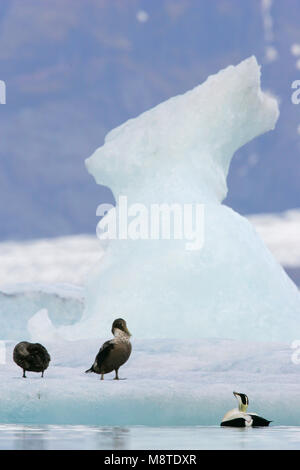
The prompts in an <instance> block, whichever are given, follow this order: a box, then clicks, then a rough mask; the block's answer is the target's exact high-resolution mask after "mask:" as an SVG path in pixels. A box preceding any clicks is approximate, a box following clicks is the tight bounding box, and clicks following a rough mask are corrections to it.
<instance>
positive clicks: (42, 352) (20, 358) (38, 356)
mask: <svg viewBox="0 0 300 470" xmlns="http://www.w3.org/2000/svg"><path fill="white" fill-rule="evenodd" d="M13 360H14V361H15V363H16V364H17V365H18V366H19V367H21V368H22V369H23V377H24V378H26V375H25V372H26V371H29V372H42V377H44V371H45V370H46V369H47V367H48V366H49V362H50V361H51V357H50V355H49V353H48V351H47V349H46V348H45V347H44V346H42V345H41V344H39V343H28V342H27V341H22V342H21V343H18V344H17V345H16V346H15V348H14V352H13Z"/></svg>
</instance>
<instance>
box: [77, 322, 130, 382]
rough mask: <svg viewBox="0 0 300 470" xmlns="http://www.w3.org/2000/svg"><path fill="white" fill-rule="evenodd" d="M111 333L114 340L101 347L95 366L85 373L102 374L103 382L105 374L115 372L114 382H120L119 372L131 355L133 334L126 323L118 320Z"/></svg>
mask: <svg viewBox="0 0 300 470" xmlns="http://www.w3.org/2000/svg"><path fill="white" fill-rule="evenodd" d="M111 331H112V334H113V335H114V338H113V339H111V340H109V341H106V342H105V343H104V344H103V345H102V346H101V348H100V350H99V352H98V354H97V356H96V359H95V362H94V364H93V365H92V367H91V368H90V369H88V370H86V371H85V372H86V373H88V372H95V374H101V380H103V375H104V374H108V373H109V372H112V371H113V370H114V371H115V372H116V376H115V378H114V380H119V376H118V370H119V368H120V367H121V366H122V365H123V364H125V362H126V361H127V360H128V359H129V356H130V354H131V343H130V336H131V334H130V333H129V331H128V329H127V325H126V321H125V320H123V319H122V318H118V319H117V320H115V321H114V322H113V324H112V329H111Z"/></svg>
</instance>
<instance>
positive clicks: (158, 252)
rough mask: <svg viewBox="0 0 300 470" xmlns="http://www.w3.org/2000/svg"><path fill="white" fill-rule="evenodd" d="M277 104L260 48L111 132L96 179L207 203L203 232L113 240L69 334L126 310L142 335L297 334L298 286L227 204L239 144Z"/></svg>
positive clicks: (92, 168)
mask: <svg viewBox="0 0 300 470" xmlns="http://www.w3.org/2000/svg"><path fill="white" fill-rule="evenodd" d="M278 116H279V111H278V106H277V102H276V100H275V99H274V98H273V97H271V96H269V95H268V94H265V93H263V92H262V91H261V87H260V67H259V66H258V64H257V61H256V59H255V57H250V58H248V59H246V60H244V61H243V62H241V63H240V64H238V65H237V66H229V67H227V68H226V69H224V70H221V71H220V72H219V73H217V74H216V75H213V76H210V77H209V78H208V79H207V80H206V81H205V82H204V83H203V84H202V85H199V86H197V87H196V88H194V89H193V90H190V91H188V92H187V93H185V94H183V95H180V96H176V97H173V98H171V99H169V100H167V101H165V102H164V103H161V104H159V105H158V106H156V107H155V108H153V109H151V110H149V111H147V112H145V113H143V114H141V115H140V116H138V117H137V118H135V119H130V120H129V121H127V122H126V123H124V124H123V125H121V126H120V127H118V128H116V129H114V130H112V131H111V132H110V133H109V134H108V135H107V136H106V138H105V142H104V145H103V146H102V147H100V148H98V149H97V150H96V151H95V153H94V154H93V155H92V156H91V157H90V158H88V159H87V160H86V167H87V169H88V171H89V172H90V173H91V174H92V175H93V176H94V178H95V180H96V182H97V183H99V184H104V185H107V186H110V188H111V189H112V190H113V193H114V196H115V198H116V200H118V198H119V197H123V196H126V198H127V202H128V205H132V204H136V203H140V204H142V205H143V206H147V207H149V206H150V205H151V204H169V205H171V204H181V205H184V204H202V205H204V244H203V247H202V249H201V250H193V251H188V250H186V249H185V242H186V240H172V239H170V240H154V239H147V240H145V239H135V240H132V239H118V238H117V239H115V240H110V241H109V243H108V245H107V246H105V250H106V251H105V254H104V256H103V258H102V259H101V264H100V265H99V266H98V267H96V268H94V269H93V271H92V272H91V274H90V276H89V278H88V281H87V284H86V306H85V311H84V314H83V318H82V320H81V322H79V323H78V324H77V325H74V326H72V327H68V326H66V327H62V328H63V329H64V331H65V334H66V335H69V337H72V338H85V337H86V338H87V337H93V336H97V335H99V332H100V331H104V330H106V331H109V329H110V326H111V323H112V320H113V319H114V318H115V317H120V316H121V317H122V316H124V318H126V320H127V322H128V325H129V328H130V329H131V330H132V331H133V333H134V335H135V336H136V337H138V338H199V337H200V338H208V337H210V338H213V337H214V338H231V339H237V340H255V341H284V342H289V341H292V340H293V339H295V338H294V336H295V331H297V330H298V328H299V319H300V316H299V315H300V296H299V291H298V289H297V287H296V286H295V285H294V283H293V282H292V281H291V280H290V278H289V277H288V276H287V275H286V273H285V272H284V270H283V269H282V267H281V266H280V265H279V264H278V263H277V261H276V260H275V259H274V258H273V256H272V254H271V253H270V251H269V250H268V249H267V248H266V246H265V245H264V243H263V242H262V240H261V239H260V237H259V236H258V234H257V233H256V231H255V229H254V227H253V226H252V225H251V224H250V223H249V221H248V220H247V219H246V218H244V217H242V216H240V215H239V214H237V213H236V212H234V211H233V210H232V209H230V208H229V207H227V206H225V205H224V204H222V201H223V200H224V198H225V196H226V194H227V184H226V177H227V174H228V171H229V166H230V161H231V159H232V157H233V155H234V153H235V152H236V151H237V150H238V149H239V148H240V147H241V146H243V145H245V144H246V143H247V142H249V141H250V140H251V139H253V138H255V137H256V136H259V135H261V134H263V133H265V132H267V131H269V130H272V129H274V127H275V124H276V121H277V119H278ZM114 210H115V209H111V210H109V211H108V213H107V214H106V215H105V216H104V218H103V219H102V222H104V223H105V220H108V218H109V217H110V216H111V214H112V211H114ZM137 238H138V237H137ZM103 243H104V242H103Z"/></svg>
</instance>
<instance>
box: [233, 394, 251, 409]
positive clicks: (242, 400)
mask: <svg viewBox="0 0 300 470" xmlns="http://www.w3.org/2000/svg"><path fill="white" fill-rule="evenodd" d="M233 395H234V396H235V398H236V399H237V401H238V404H239V410H240V411H244V412H246V411H247V408H248V405H249V398H248V397H247V395H246V394H245V393H238V392H233Z"/></svg>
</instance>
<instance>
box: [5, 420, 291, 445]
mask: <svg viewBox="0 0 300 470" xmlns="http://www.w3.org/2000/svg"><path fill="white" fill-rule="evenodd" d="M0 449H6V450H51V449H58V450H64V449H66V450H67V449H83V450H101V449H104V450H117V449H120V450H122V449H124V450H129V449H173V450H176V449H187V450H188V449H239V450H242V449H300V427H297V426H281V427H280V426H272V427H270V428H256V429H255V428H247V429H235V428H221V427H219V426H210V427H204V426H189V427H156V428H154V427H147V426H131V427H124V426H123V427H121V426H103V427H101V426H83V425H80V426H58V425H57V426H55V425H45V426H37V425H36V426H35V425H9V424H2V425H0Z"/></svg>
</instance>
